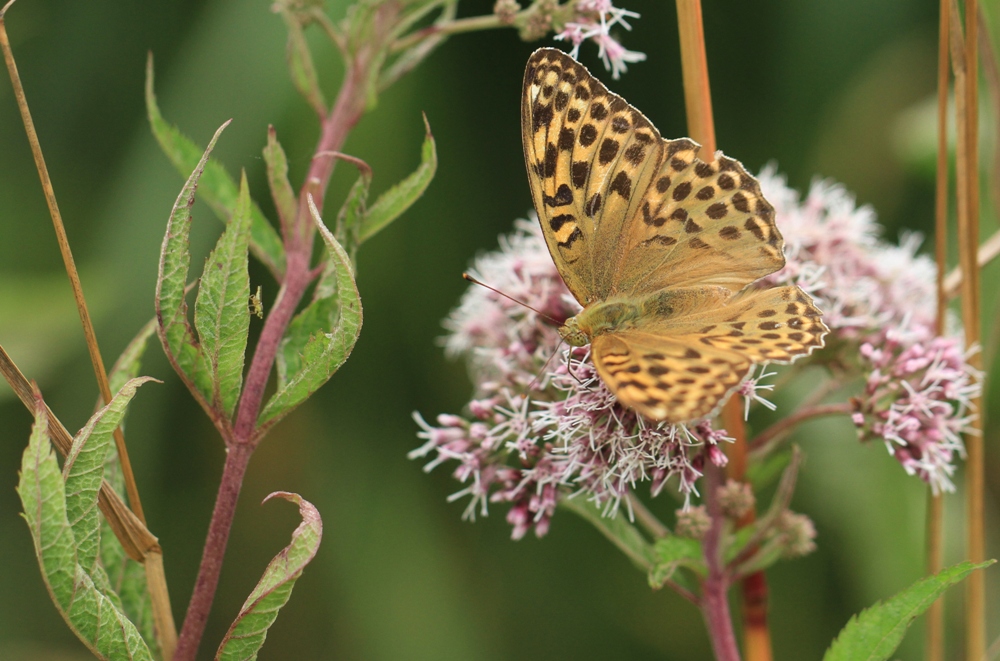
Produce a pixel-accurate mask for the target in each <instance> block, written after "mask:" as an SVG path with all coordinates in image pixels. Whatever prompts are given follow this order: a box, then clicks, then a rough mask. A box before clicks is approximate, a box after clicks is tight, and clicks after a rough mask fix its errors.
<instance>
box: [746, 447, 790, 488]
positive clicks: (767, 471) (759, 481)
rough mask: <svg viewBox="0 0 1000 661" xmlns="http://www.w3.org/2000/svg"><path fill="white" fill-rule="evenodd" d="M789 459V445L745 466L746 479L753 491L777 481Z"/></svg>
mask: <svg viewBox="0 0 1000 661" xmlns="http://www.w3.org/2000/svg"><path fill="white" fill-rule="evenodd" d="M791 461H792V449H791V448H790V447H785V448H784V449H782V450H780V451H777V452H774V453H772V454H770V455H768V456H767V457H765V458H764V459H762V460H761V461H751V462H750V465H749V466H748V467H747V476H746V481H747V482H749V483H750V485H751V486H752V487H753V490H754V493H760V492H761V491H763V490H764V489H766V488H767V487H769V486H771V485H772V484H774V483H775V482H777V481H778V478H779V477H781V474H782V472H784V470H785V468H786V467H787V466H788V464H789V463H791Z"/></svg>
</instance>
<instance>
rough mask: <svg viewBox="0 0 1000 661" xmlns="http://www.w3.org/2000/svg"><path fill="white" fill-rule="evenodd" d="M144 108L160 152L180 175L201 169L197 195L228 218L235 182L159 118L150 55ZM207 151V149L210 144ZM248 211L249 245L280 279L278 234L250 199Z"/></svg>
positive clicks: (281, 258)
mask: <svg viewBox="0 0 1000 661" xmlns="http://www.w3.org/2000/svg"><path fill="white" fill-rule="evenodd" d="M146 112H147V114H148V116H149V125H150V127H151V128H152V129H153V135H154V136H155V137H156V140H157V142H159V143H160V147H161V148H162V149H163V153H164V154H166V156H167V158H168V159H169V160H170V162H171V163H173V165H174V167H175V168H177V170H178V171H179V172H180V173H181V175H184V176H186V175H187V174H188V173H189V172H191V171H192V170H194V169H195V168H198V169H199V170H203V171H204V177H202V181H201V186H202V190H201V193H200V195H201V199H202V200H203V201H205V202H206V203H207V204H208V206H209V207H211V209H212V211H214V212H215V215H216V216H218V217H219V219H220V220H222V222H228V221H229V218H230V216H232V214H233V211H234V210H235V208H236V203H237V198H238V196H239V193H238V188H237V185H236V182H235V181H234V180H233V178H232V177H231V176H230V175H229V173H228V172H226V169H225V168H224V167H223V166H222V164H221V163H218V162H217V161H209V162H208V163H207V164H201V165H200V166H199V162H200V160H199V159H200V158H201V155H202V150H201V149H200V148H199V147H198V146H197V145H196V144H195V143H194V142H193V141H192V140H191V139H190V138H187V137H185V136H184V135H183V134H182V133H181V132H180V130H178V129H177V127H175V126H173V125H171V124H169V123H167V121H166V120H164V119H163V115H161V114H160V108H159V107H158V106H157V104H156V95H155V94H154V93H153V58H152V56H150V57H149V60H148V62H147V64H146ZM208 151H211V147H209V149H208ZM250 215H251V227H250V248H251V250H252V251H253V253H254V255H255V256H256V257H257V259H259V260H260V261H261V262H262V263H263V264H264V265H265V266H267V268H268V269H269V270H270V271H271V273H272V274H273V275H274V277H275V279H277V280H281V278H282V275H283V274H284V272H285V249H284V247H283V246H282V243H281V238H280V237H279V236H278V233H277V232H276V231H275V229H274V227H272V226H271V224H270V223H269V222H268V221H267V218H265V217H264V214H263V212H261V210H260V209H259V208H258V207H257V205H256V204H255V203H251V209H250Z"/></svg>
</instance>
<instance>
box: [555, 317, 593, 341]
mask: <svg viewBox="0 0 1000 661" xmlns="http://www.w3.org/2000/svg"><path fill="white" fill-rule="evenodd" d="M559 335H560V336H561V337H562V339H564V340H566V343H567V344H569V345H570V346H574V347H585V346H587V345H588V344H590V337H588V336H587V334H586V333H584V332H583V330H582V329H581V328H580V324H579V322H577V320H576V317H570V318H569V319H567V320H566V323H565V324H563V325H562V327H560V328H559Z"/></svg>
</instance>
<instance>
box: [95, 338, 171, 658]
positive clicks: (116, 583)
mask: <svg viewBox="0 0 1000 661" xmlns="http://www.w3.org/2000/svg"><path fill="white" fill-rule="evenodd" d="M156 328H157V326H156V319H150V320H149V322H147V323H146V325H144V326H143V327H142V328H141V329H140V330H139V332H138V333H136V335H135V337H134V338H132V340H131V341H129V343H128V344H127V345H126V347H125V349H124V350H123V351H122V353H121V355H120V356H118V360H116V361H115V364H114V365H113V366H112V368H111V371H110V372H108V382H109V383H110V385H111V391H112V392H116V391H118V390H120V389H121V387H122V386H124V385H125V383H126V382H127V381H129V380H130V379H133V378H135V377H136V376H138V374H139V370H140V369H141V367H142V356H143V354H144V353H145V351H146V346H147V344H148V343H149V338H150V337H152V335H153V334H154V333H155V332H156ZM126 420H127V417H123V418H122V419H121V420H120V421H119V423H118V427H119V428H120V429H121V430H122V431H124V430H125V422H126ZM104 479H105V481H107V482H108V483H109V484H111V486H112V487H113V488H114V490H115V491H116V492H117V493H118V495H120V496H122V497H124V496H125V478H124V476H123V475H122V468H121V463H120V462H119V461H118V453H117V452H108V453H107V459H105V461H104ZM100 545H101V548H100V564H101V567H102V568H103V570H104V572H105V577H106V582H107V585H108V589H109V591H110V593H109V596H114V595H117V596H118V598H119V599H120V602H119V603H118V607H119V608H120V609H121V610H122V612H124V613H125V615H126V617H128V619H129V620H131V621H132V622H133V623H134V624H135V626H136V627H137V628H138V629H139V633H140V634H141V635H142V638H143V640H145V641H146V644H147V645H149V646H150V649H151V650H152V652H153V655H154V656H157V657H158V656H159V643H158V641H157V638H156V632H155V630H154V625H153V604H152V600H151V598H150V594H149V589H148V587H147V585H146V570H145V568H144V567H143V566H142V564H140V563H138V562H136V561H135V560H133V559H132V558H130V557H128V555H127V554H126V553H125V549H123V548H122V545H121V542H119V541H118V538H117V537H115V535H114V532H113V531H112V530H111V526H109V525H108V522H107V521H106V520H104V518H103V517H101V536H100Z"/></svg>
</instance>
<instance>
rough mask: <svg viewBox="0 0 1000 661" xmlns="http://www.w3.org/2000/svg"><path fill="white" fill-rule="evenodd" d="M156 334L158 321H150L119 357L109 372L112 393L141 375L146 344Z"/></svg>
mask: <svg viewBox="0 0 1000 661" xmlns="http://www.w3.org/2000/svg"><path fill="white" fill-rule="evenodd" d="M155 332H156V319H150V320H149V321H147V322H146V325H145V326H143V327H142V328H140V329H139V332H138V333H136V334H135V337H133V338H132V339H131V340H130V341H129V343H128V344H127V345H126V346H125V349H124V350H123V351H122V353H121V355H120V356H118V360H116V361H115V364H114V365H112V366H111V371H110V372H108V384H109V386H110V388H111V392H118V391H119V390H121V388H122V386H124V385H125V382H126V381H128V380H129V379H134V378H135V377H137V376H138V375H139V370H140V369H141V367H142V355H143V354H144V353H145V352H146V344H147V343H148V342H149V338H150V337H152V336H153V333H155Z"/></svg>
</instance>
